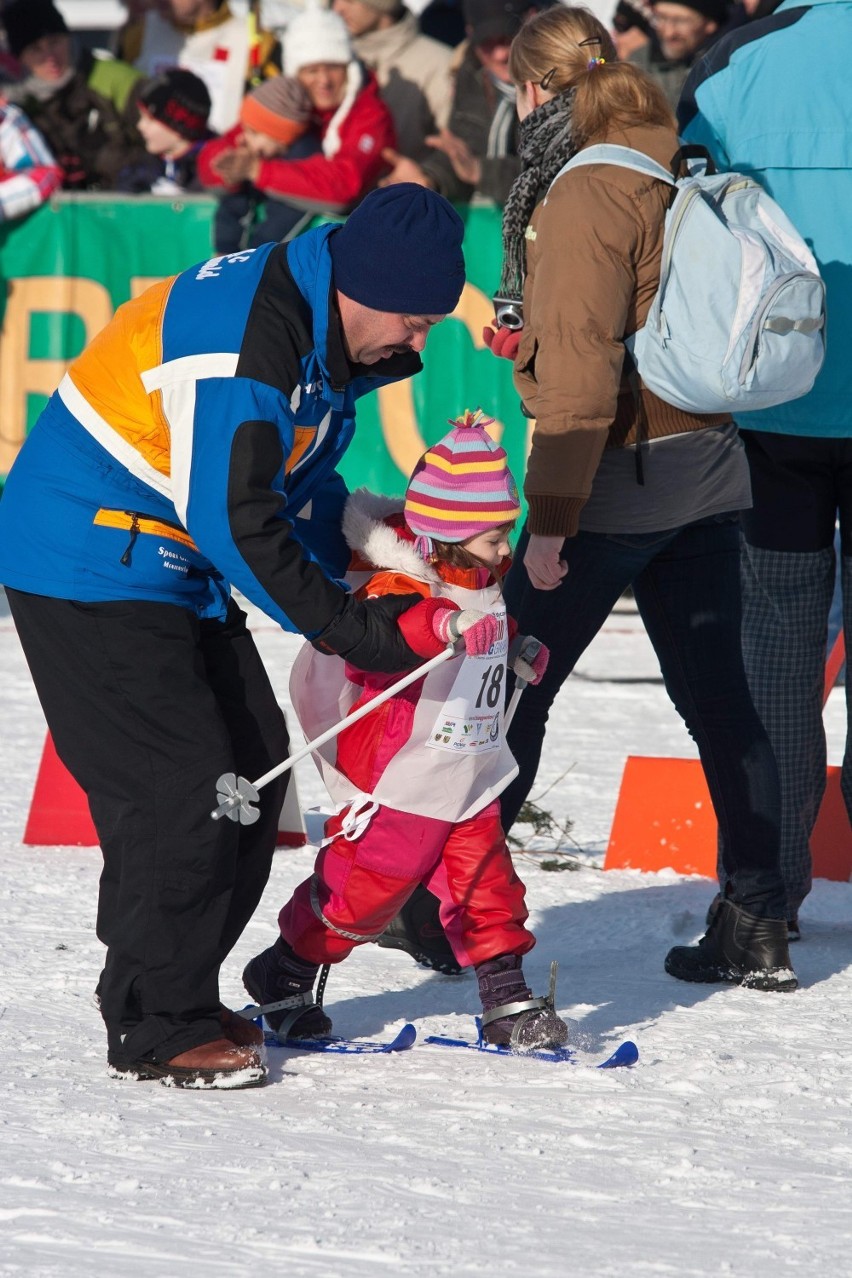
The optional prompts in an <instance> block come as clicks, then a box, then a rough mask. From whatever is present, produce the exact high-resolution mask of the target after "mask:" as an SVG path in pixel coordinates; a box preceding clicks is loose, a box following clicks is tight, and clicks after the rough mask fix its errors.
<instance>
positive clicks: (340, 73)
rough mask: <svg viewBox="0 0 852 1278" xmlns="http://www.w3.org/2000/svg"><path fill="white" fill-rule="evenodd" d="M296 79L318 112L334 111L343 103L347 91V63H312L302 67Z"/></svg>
mask: <svg viewBox="0 0 852 1278" xmlns="http://www.w3.org/2000/svg"><path fill="white" fill-rule="evenodd" d="M296 78H297V80H298V81H299V83H300V84H301V85H302V87H303V88H304V89H305V91H306V92H307V95H308V97H309V98H310V99H311V104H312V106H314V107H315V108H316V110H317V111H333V110H335V108H336V107H339V106H340V104H341V102H342V101H343V94H344V92H345V91H346V63H345V62H312V63H311V64H310V66H307V67H301V68H300V69H299V71H297V72H296Z"/></svg>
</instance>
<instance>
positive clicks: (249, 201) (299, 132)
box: [200, 75, 319, 253]
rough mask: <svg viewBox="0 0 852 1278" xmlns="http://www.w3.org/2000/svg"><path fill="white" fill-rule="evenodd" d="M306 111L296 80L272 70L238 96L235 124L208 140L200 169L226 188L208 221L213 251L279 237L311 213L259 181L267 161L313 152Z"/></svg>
mask: <svg viewBox="0 0 852 1278" xmlns="http://www.w3.org/2000/svg"><path fill="white" fill-rule="evenodd" d="M311 111H312V107H311V99H310V98H309V96H308V92H307V89H305V88H304V86H303V85H302V84H301V83H300V81H299V80H297V79H296V78H295V77H294V76H287V75H276V76H273V78H272V79H271V80H266V81H264V83H263V84H259V85H258V87H257V88H256V89H252V91H251V93H248V94H247V95H246V96H245V98H243V105H242V108H241V110H240V123H239V125H238V126H237V127H236V128H235V129H231V130H230V132H229V133H228V134H227V135H226V137H225V138H223V139H221V141H218V140H217V141H214V142H211V143H208V145H207V147H206V149H205V150H204V151H203V153H202V155H201V157H200V158H201V166H202V172H203V173H204V174H205V175H206V177H207V178H208V185H209V184H211V183H213V182H219V183H220V184H221V185H222V186H224V187H225V188H226V189H225V192H224V194H223V195H221V196H220V197H219V204H218V207H217V209H216V217H215V219H214V223H213V244H214V247H215V249H216V252H217V253H236V252H238V251H239V250H240V249H243V248H256V247H257V246H258V244H267V243H269V241H270V240H282V239H284V237H285V236H286V235H288V234H289V233H290V232H291V231H292V230H293V229H294V228H295V227H296V226H297V225H298V224H299V223H300V222H302V221H303V220H306V219H307V218H309V217H310V216H311V215H310V214H306V213H305V212H304V211H303V210H302V209H299V208H297V207H296V206H295V205H294V204H291V203H289V202H288V201H287V200H280V199H276V198H275V192H274V190H266V189H264V187H262V186H260V185H259V183H260V182H264V181H267V182H268V176H267V177H264V176H262V173H263V171H264V169H265V168H266V167H267V161H270V160H281V159H283V158H284V157H285V156H287V157H289V158H290V159H291V160H294V159H302V158H305V157H306V156H308V155H313V154H317V153H318V152H319V141H318V139H317V137H316V136H315V135H312V136H310V137H309V136H306V134H307V128H308V123H309V121H310V118H311ZM214 189H215V188H214ZM267 197H268V198H267Z"/></svg>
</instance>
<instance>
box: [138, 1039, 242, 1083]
mask: <svg viewBox="0 0 852 1278" xmlns="http://www.w3.org/2000/svg"><path fill="white" fill-rule="evenodd" d="M144 1066H145V1070H146V1072H147V1077H148V1078H159V1079H160V1080H161V1081H162V1082H163V1083H165V1085H166V1086H167V1087H193V1088H197V1089H199V1090H202V1091H203V1090H205V1089H208V1088H227V1089H236V1088H240V1087H262V1086H263V1084H264V1083H265V1082H266V1066H265V1065H264V1063H263V1061H262V1060H261V1059H260V1056H259V1055H258V1053H257V1052H256V1051H255V1050H254V1048H251V1047H238V1046H237V1045H236V1043H232V1042H231V1040H230V1039H228V1038H217V1039H214V1040H213V1042H212V1043H202V1044H201V1046H200V1047H191V1048H190V1049H189V1051H188V1052H180V1053H179V1055H177V1056H173V1057H172V1059H171V1060H170V1061H145V1062H144Z"/></svg>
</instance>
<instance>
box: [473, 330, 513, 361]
mask: <svg viewBox="0 0 852 1278" xmlns="http://www.w3.org/2000/svg"><path fill="white" fill-rule="evenodd" d="M482 340H483V342H484V343H485V345H486V346H487V347H488V349H489V350H490V351H491V354H492V355H497V356H498V357H499V358H500V359H514V358H515V356H516V355H517V353H518V347H519V346H520V344H521V330H520V329H519V328H497V329H494V328H491V327H490V326H489V327H488V328H484V329H483V330H482Z"/></svg>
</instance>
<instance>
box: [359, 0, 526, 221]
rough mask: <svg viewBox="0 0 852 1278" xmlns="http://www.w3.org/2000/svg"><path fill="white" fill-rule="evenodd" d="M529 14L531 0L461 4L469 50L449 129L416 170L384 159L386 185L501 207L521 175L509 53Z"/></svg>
mask: <svg viewBox="0 0 852 1278" xmlns="http://www.w3.org/2000/svg"><path fill="white" fill-rule="evenodd" d="M538 7H543V6H542V5H539V6H538ZM534 8H535V6H534V3H533V0H464V14H465V23H466V28H465V29H466V32H467V43H466V45H465V46H464V47H463V49H462V50H461V51H460V55H459V56H460V63H459V66H458V71H457V74H456V83H455V90H454V93H453V103H452V107H451V110H450V120H449V125H448V127H447V128H446V129H442V130H441V132H440V133H439V134H437V135H435V136H433V137H432V138H430V139H428V141H429V145H430V146H431V147H432V148H433V154H432V155H431V156H430V157H429V158H428V159H425V160H423V162H422V163H421V164H417V163H416V162H415V161H413V160H411V159H409V158H407V157H406V156H403V155H400V154H399V152H397V151H388V152H386V156H387V159H388V160H389V162H390V163H392V164H393V170H392V171H391V173H390V175H389V176H388V177H386V178H385V179H384V184H391V183H393V182H419V183H420V184H421V185H422V186H429V187H431V188H432V189H433V190H435V191H439V192H440V193H441V194H442V195H444V196H446V198H447V199H448V200H453V201H454V202H455V203H467V202H468V201H470V200H471V199H472V198H473V197H474V195H477V196H479V197H481V198H482V199H486V200H493V201H494V202H495V203H497V204H503V203H505V200H506V197H507V195H508V194H509V191H510V190H511V187H512V183H513V182H514V180H515V178H516V177H517V176H518V174H519V173H520V171H521V162H520V159H519V158H518V138H517V118H516V116H515V90H514V86H513V85H512V82H511V79H510V77H509V47H510V45H511V43H512V39H513V37H514V36H515V35H516V34H517V32H518V31H519V30H520V28H521V24H522V23H523V21H524V19H525V18H526V17H527V16H528V15H529V14H530V13H532V12H534Z"/></svg>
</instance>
